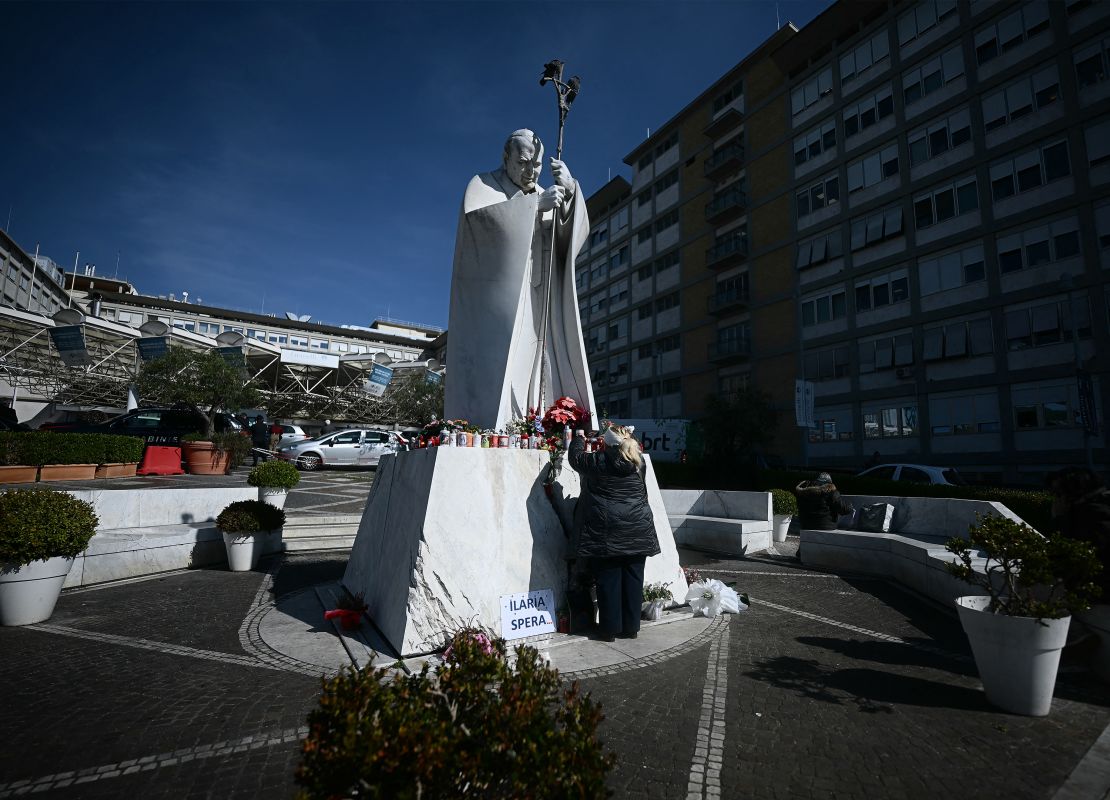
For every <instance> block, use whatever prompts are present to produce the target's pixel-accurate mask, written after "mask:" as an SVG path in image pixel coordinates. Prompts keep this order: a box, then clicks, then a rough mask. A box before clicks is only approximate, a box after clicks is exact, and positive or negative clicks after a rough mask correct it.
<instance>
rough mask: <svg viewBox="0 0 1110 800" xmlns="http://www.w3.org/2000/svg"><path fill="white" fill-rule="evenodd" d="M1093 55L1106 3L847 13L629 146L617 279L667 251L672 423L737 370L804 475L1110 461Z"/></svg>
mask: <svg viewBox="0 0 1110 800" xmlns="http://www.w3.org/2000/svg"><path fill="white" fill-rule="evenodd" d="M1108 58H1110V4H1106V3H1092V2H1089V0H1066V1H1065V2H1051V3H1050V2H1043V1H1037V2H1027V3H1022V4H1014V3H1005V2H997V1H994V2H992V1H991V0H979V2H971V3H957V2H955V0H925V1H924V2H873V3H867V2H838V3H836V4H834V5H833V6H831V7H830V8H829V9H828V10H827V11H826V12H824V13H823V14H821V15H820V16H819V17H818V18H817V19H816V20H814V21H813V22H812V23H810V24H809V25H807V26H806V27H805V28H803V29H801V30H800V31H798V30H794V29H793V28H791V27H787V28H785V29H783V30H781V31H779V32H778V33H776V34H775V35H774V36H773V37H771V38H770V39H769V40H768V41H767V42H766V43H765V44H764V45H762V46H761V47H760V48H759V49H758V50H757V51H756V52H755V53H753V54H752V55H751V56H750V57H749V58H747V59H745V61H743V62H741V64H739V65H738V66H737V67H736V68H734V69H733V70H731V71H730V72H729V74H728V75H726V76H724V77H722V79H721V80H719V81H717V82H716V83H715V84H714V85H713V86H712V87H711V88H710V90H708V91H707V92H705V93H703V94H702V95H701V96H700V97H699V98H698V99H697V100H695V101H694V102H693V103H691V104H690V106H688V107H687V108H686V109H684V110H683V111H682V112H680V114H679V115H677V116H676V117H675V118H674V119H672V120H670V121H669V122H668V123H667V124H666V125H665V126H664V127H663V128H661V129H660V130H659V131H658V132H656V134H655V135H653V136H652V137H650V138H649V139H648V140H646V141H645V142H644V143H642V144H641V145H640V146H639V147H638V148H637V149H636V150H634V151H633V153H632V154H630V156H629V158H628V159H627V161H628V162H629V163H630V165H631V166H632V167H633V180H632V185H631V190H630V192H631V199H630V200H629V205H630V206H631V208H632V219H631V221H630V228H631V230H630V237H631V241H632V244H631V247H630V255H631V263H630V269H631V271H632V272H633V273H635V274H639V269H640V268H642V267H643V266H644V265H645V264H646V263H648V262H649V261H650V263H651V264H652V265H653V267H654V266H655V265H656V264H659V263H660V260H661V259H663V258H664V257H665V256H666V255H667V254H668V252H670V251H669V250H668V248H676V249H677V252H678V254H679V263H680V275H681V278H680V279H679V282H678V285H677V287H676V289H677V291H678V292H679V293H680V294H679V298H678V308H679V309H680V311H679V316H680V321H679V323H678V324H677V325H676V326H675V328H676V330H675V332H676V333H678V334H679V335H680V336H681V350H680V352H681V363H680V365H679V366H678V374H679V379H680V380H679V388H680V390H681V391H680V394H679V401H678V406H679V413H680V414H682V415H685V416H696V414H697V411H698V409H699V401H700V397H699V394H701V393H704V392H705V391H706V390H712V389H715V390H716V391H718V392H720V393H727V392H728V391H729V390H730V389H731V388H732V387H734V386H738V385H743V384H744V383H745V382H746V381H750V382H751V383H753V384H754V385H756V386H758V387H759V388H761V389H763V390H765V391H767V392H768V393H770V394H771V395H772V396H773V397H775V398H776V400H777V401H778V402H779V403H780V405H781V406H782V408H783V410H784V411H787V412H788V413H787V416H788V420H787V422H788V424H787V425H786V426H784V428H783V430H782V431H780V436H779V440H778V444H777V447H776V448H775V449H776V451H777V452H778V453H780V454H781V455H783V456H784V457H785V458H786V459H787V460H789V461H791V462H794V463H802V462H804V461H808V462H810V463H813V464H822V465H828V466H837V465H840V466H858V465H860V464H862V463H863V462H864V461H865V460H867V459H868V458H869V457H870V456H871V455H872V454H873V453H876V452H877V453H879V455H880V457H881V458H882V459H883V460H888V461H895V460H904V461H925V462H932V463H943V464H952V465H956V466H959V467H960V468H961V469H963V470H965V471H966V472H971V473H977V474H979V475H981V476H983V477H989V478H992V479H996V480H997V479H1001V480H1007V481H1025V480H1030V481H1031V480H1036V479H1037V478H1038V477H1039V476H1040V475H1041V474H1043V473H1044V472H1045V471H1046V470H1047V469H1051V468H1053V467H1056V466H1060V465H1063V464H1068V463H1084V462H1086V461H1087V460H1088V459H1090V460H1091V461H1092V462H1093V463H1095V464H1096V465H1099V466H1101V465H1103V464H1104V463H1105V451H1104V436H1103V434H1102V428H1103V427H1104V420H1105V419H1106V416H1105V412H1106V410H1107V403H1106V397H1105V393H1104V392H1103V391H1102V383H1103V382H1104V381H1105V377H1106V375H1107V373H1108V371H1110V364H1108V362H1107V356H1106V355H1105V354H1106V353H1107V352H1108V346H1110V324H1108V322H1110V319H1108V308H1110V306H1108V301H1110V294H1108V293H1107V291H1106V288H1107V279H1106V273H1105V272H1104V267H1110V256H1106V255H1104V252H1105V251H1104V248H1105V247H1110V61H1108ZM729 87H736V88H735V89H734V90H732V91H733V93H734V94H736V95H738V96H739V98H740V99H739V101H737V100H736V99H735V98H734V99H732V100H730V99H728V98H729V92H730V88H729ZM730 105H731V108H730V107H729V106H730ZM699 125H700V130H699ZM699 134H701V136H700V138H699ZM707 139H710V140H711V143H710V142H707V141H706V140H707ZM670 142H674V145H673V147H672V148H667V147H663V145H665V144H668V143H670ZM676 165H677V170H678V171H677V182H676V183H677V188H678V191H677V197H676V199H675V201H671V202H664V201H665V200H666V199H667V198H668V195H667V191H668V189H669V188H670V185H663V184H665V183H666V182H667V181H668V180H670V178H669V170H671V169H672V168H673V167H675V166H676ZM699 173H700V174H699ZM649 192H650V195H649V194H648V193H649ZM640 208H644V209H647V208H650V213H647V212H646V211H645V212H641V214H640V215H639V216H638V215H637V213H636V212H637V209H640ZM592 210H593V209H592V208H591V211H592ZM699 215H704V216H699ZM672 218H676V219H677V220H678V225H677V226H675V227H677V232H676V233H674V234H671V233H669V231H670V229H669V228H668V227H667V226H666V225H665V224H663V223H664V222H665V221H666V220H668V219H672ZM649 225H650V232H649V230H648V226H649ZM664 236H670V237H671V238H670V239H667V240H666V242H662V241H660V240H661V238H663V237H664ZM636 244H640V246H641V250H639V251H637V250H636ZM647 246H651V250H650V251H647V250H644V249H643V248H645V247H647ZM699 253H701V254H704V255H701V257H700V258H699ZM583 263H587V262H583ZM589 263H591V264H592V263H594V262H593V251H592V250H591V252H590V261H589ZM656 268H657V267H656ZM664 269H665V267H664ZM730 281H733V282H730ZM589 290H590V292H595V287H594V286H592V285H591V286H590V287H589ZM630 291H633V290H632V288H631V287H630ZM660 291H661V290H656V291H655V292H654V293H653V294H652V300H653V302H655V301H656V300H657V299H659V294H660ZM710 297H712V298H713V299H712V300H710V299H708V298H710ZM741 298H743V300H741ZM638 308H639V306H638V305H637V304H636V302H635V301H633V303H632V309H633V314H634V316H638V313H639V312H638V311H637V309H638ZM652 313H655V307H654V306H653V308H652ZM593 325H594V318H593V309H592V308H591V316H590V318H589V322H588V324H587V323H586V322H584V328H586V329H587V330H589V329H590V328H589V326H593ZM669 335H671V329H670V328H668V329H667V330H659V329H658V328H657V329H656V330H655V331H653V332H652V343H656V342H658V341H660V340H661V339H662V338H664V337H665V336H669ZM644 344H647V342H640V341H636V340H635V337H633V341H632V342H631V345H632V346H633V347H634V348H635V349H636V351H637V352H639V348H640V347H641V346H643V345H644ZM701 347H706V348H707V352H706V353H705V356H702V354H701V352H700V350H699V348H701ZM645 352H646V350H645ZM610 358H611V356H610ZM663 374H664V375H668V374H669V373H666V372H664V373H663ZM803 377H804V378H805V379H806V380H808V381H811V382H813V384H814V389H815V395H816V409H815V415H814V416H815V418H816V427H814V428H812V429H810V430H809V431H808V432H802V431H799V430H798V429H796V428H794V427H793V422H794V415H793V411H792V407H793V402H792V401H793V392H794V380H795V378H803ZM635 388H636V387H635V384H634V383H633V385H632V386H630V389H633V390H635ZM653 391H655V389H654V388H653V389H649V390H647V393H648V394H649V395H650V394H651V393H652V392H653ZM635 397H636V395H635V394H634V395H632V398H633V399H632V400H631V402H635V400H634V398H635ZM1088 432H1094V435H1087V433H1088Z"/></svg>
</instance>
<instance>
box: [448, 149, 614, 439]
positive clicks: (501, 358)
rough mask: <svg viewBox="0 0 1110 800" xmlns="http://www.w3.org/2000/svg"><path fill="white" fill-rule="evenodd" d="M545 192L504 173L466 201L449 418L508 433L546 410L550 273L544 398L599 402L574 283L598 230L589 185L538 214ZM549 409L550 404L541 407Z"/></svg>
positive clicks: (456, 271) (456, 278)
mask: <svg viewBox="0 0 1110 800" xmlns="http://www.w3.org/2000/svg"><path fill="white" fill-rule="evenodd" d="M538 205H539V192H538V191H535V192H529V193H525V192H524V191H523V190H521V189H520V187H518V186H517V185H516V184H514V183H513V182H512V181H511V180H510V179H509V177H508V175H507V174H506V173H505V171H504V170H503V169H499V170H495V171H494V172H486V173H483V174H481V175H476V176H475V177H474V178H472V179H471V181H470V184H469V185H468V186H467V188H466V195H465V197H464V198H463V208H462V212H461V213H460V215H459V228H458V232H457V234H456V237H455V260H454V266H453V271H452V276H451V310H450V318H449V321H448V335H447V375H446V383H445V386H444V395H445V396H444V415H445V416H446V417H447V418H449V419H465V420H469V421H470V422H471V423H472V424H475V425H479V426H481V427H482V428H494V429H503V428H504V427H505V424H506V423H507V422H509V421H510V420H512V419H514V418H522V417H524V416H525V414H527V412H528V409H529V408H537V407H539V406H540V372H541V353H540V347H539V342H540V337H541V335H542V334H541V327H542V313H541V309H542V308H543V299H544V291H545V288H544V279H545V277H546V276H547V272H548V270H549V266H550V269H551V270H552V275H551V299H550V306H549V308H550V317H549V320H548V326H547V359H546V381H545V383H544V389H543V391H544V398H543V401H544V403H545V404H547V405H550V404H551V403H552V402H554V401H555V400H556V399H558V398H559V397H563V396H567V397H571V398H573V399H574V401H575V402H576V403H578V404H579V405H580V406H584V407H586V408H588V409H589V410H590V413H591V415H592V416H593V423H594V424H593V426H592V427H596V414H595V412H596V408H595V406H594V397H593V388H592V386H591V385H590V374H589V368H588V366H587V363H586V348H585V345H584V344H583V341H582V327H581V321H580V320H579V316H578V296H577V292H576V291H575V285H574V262H575V255H576V254H577V253H578V251H579V249H581V247H582V245H583V244H584V243H585V241H586V237H587V236H588V235H589V229H590V223H589V217H588V215H587V213H586V201H585V198H584V197H583V196H582V188H581V187H580V186H577V185H576V186H575V192H574V197H573V198H572V200H571V202H570V203H569V205H567V206H564V208H563V209H561V210H560V211H558V212H557V213H559V224H558V225H557V226H555V227H556V230H557V241H556V242H555V259H554V261H553V262H552V261H550V260H549V259H550V248H551V244H552V242H551V238H552V236H551V231H552V221H553V219H554V214H555V213H556V212H552V211H548V212H544V213H543V214H540V213H539V212H538ZM542 411H543V409H541V413H542Z"/></svg>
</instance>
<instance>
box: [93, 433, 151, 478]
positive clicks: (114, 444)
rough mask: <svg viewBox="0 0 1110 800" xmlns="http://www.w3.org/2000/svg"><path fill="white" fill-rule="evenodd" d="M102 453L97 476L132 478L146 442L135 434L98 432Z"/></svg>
mask: <svg viewBox="0 0 1110 800" xmlns="http://www.w3.org/2000/svg"><path fill="white" fill-rule="evenodd" d="M93 435H96V434H93ZM99 436H100V441H101V446H102V447H103V449H104V453H103V455H102V456H101V462H100V466H98V467H97V468H96V477H98V478H134V477H135V470H136V469H137V468H138V466H139V462H140V461H141V460H142V458H143V447H145V446H146V443H145V442H144V441H143V440H142V439H140V438H138V437H137V436H115V435H113V434H110V433H103V434H99Z"/></svg>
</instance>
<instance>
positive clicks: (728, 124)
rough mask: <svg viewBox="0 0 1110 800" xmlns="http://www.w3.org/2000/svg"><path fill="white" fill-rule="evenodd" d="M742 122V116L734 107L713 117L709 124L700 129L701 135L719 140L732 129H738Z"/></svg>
mask: <svg viewBox="0 0 1110 800" xmlns="http://www.w3.org/2000/svg"><path fill="white" fill-rule="evenodd" d="M743 121H744V114H743V113H742V112H741V111H740V109H738V108H736V107H734V106H733V107H729V108H726V109H725V110H724V111H722V112H721V113H720V114H719V115H718V116H715V117H713V119H712V120H711V121H710V123H709V124H708V125H706V126H705V128H703V129H702V133H704V134H705V135H706V136H708V137H709V138H711V139H719V138H720V137H722V136H724V135H725V134H726V133H728V132H729V131H731V130H732V129H733V128H738V127H739V126H740V123H741V122H743Z"/></svg>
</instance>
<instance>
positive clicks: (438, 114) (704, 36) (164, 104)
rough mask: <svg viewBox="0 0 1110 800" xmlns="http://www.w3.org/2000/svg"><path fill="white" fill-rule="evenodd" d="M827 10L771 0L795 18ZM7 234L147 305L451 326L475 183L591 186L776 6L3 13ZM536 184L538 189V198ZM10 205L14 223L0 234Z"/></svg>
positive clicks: (758, 31) (771, 17) (358, 6)
mask: <svg viewBox="0 0 1110 800" xmlns="http://www.w3.org/2000/svg"><path fill="white" fill-rule="evenodd" d="M828 5H829V2H828V0H814V1H813V2H780V3H778V4H777V9H778V15H779V17H780V19H781V21H782V23H783V24H785V23H786V22H787V21H788V20H790V21H793V22H794V23H795V24H796V25H798V27H802V26H803V25H804V24H805V23H808V22H809V21H810V20H811V19H812V18H813V17H814V16H816V14H817V13H819V12H820V11H821V10H822V9H824V8H825V7H827V6H828ZM2 17H3V28H4V37H3V40H4V45H3V47H0V76H2V80H3V86H4V97H5V100H6V102H5V104H4V106H5V114H4V117H5V119H4V124H3V126H2V129H0V130H2V132H0V176H3V179H2V181H0V226H2V227H6V228H8V229H9V233H10V235H11V236H12V238H14V239H15V240H16V241H17V242H19V243H20V245H21V246H23V247H24V249H26V250H27V251H28V252H31V253H33V252H34V250H35V246H36V244H39V245H40V247H41V251H42V253H43V254H45V255H49V256H50V257H51V258H53V259H54V260H55V261H57V262H58V263H59V264H61V265H62V266H63V267H64V268H66V269H67V270H68V269H72V267H73V264H74V259H75V256H76V253H77V252H78V251H80V263H81V264H82V265H83V264H86V263H94V264H96V265H97V274H99V275H108V276H110V275H112V274H113V273H114V272H115V271H116V260H117V253H118V256H119V268H118V269H119V276H120V277H122V278H127V279H128V280H130V281H131V282H132V283H134V284H135V286H136V287H137V288H138V290H139V291H141V292H143V293H144V294H168V293H170V292H174V293H176V294H177V295H178V296H179V297H180V295H181V292H182V290H187V291H188V292H189V293H190V295H191V297H192V298H193V299H196V298H197V297H200V298H202V299H203V300H204V302H205V303H206V304H212V305H220V306H225V307H229V308H239V309H245V310H250V311H265V312H267V313H278V314H280V313H281V312H283V311H294V312H297V313H300V314H311V315H312V318H313V319H314V320H317V321H321V322H328V323H332V324H344V323H349V324H359V325H366V324H369V323H370V322H371V321H372V320H373V319H374V318H375V317H379V316H384V315H387V314H388V315H390V316H392V317H395V318H398V319H404V320H409V321H413V322H422V323H426V324H432V325H440V326H446V325H447V307H448V292H449V287H450V278H451V257H452V254H453V250H454V237H455V227H456V224H457V215H458V209H459V203H460V202H461V199H462V192H463V189H464V188H465V186H466V182H467V181H468V180H469V178H470V176H471V175H473V174H474V173H476V172H482V171H486V170H489V169H493V168H495V167H496V166H498V165H499V161H500V152H501V146H502V144H503V142H504V140H505V137H506V135H507V134H508V133H509V132H510V131H512V130H513V129H515V128H518V127H523V126H528V127H532V128H534V129H535V130H536V131H537V133H539V135H540V137H541V138H542V139H543V140H544V141H545V142H547V143H549V145H550V146H549V150H550V153H551V154H554V141H555V131H556V127H557V117H556V112H555V99H554V91H553V90H552V89H551V87H550V86H548V87H542V88H541V87H540V85H539V76H540V74H541V73H542V71H543V64H544V62H545V61H548V60H550V59H551V58H561V59H562V60H563V61H565V62H566V64H567V74H568V75H571V74H579V75H581V77H582V92H581V94H580V96H579V98H578V100H577V101H576V102H575V105H574V107H573V110H572V111H571V114H570V119H569V121H568V123H567V132H566V144H565V149H564V157H565V160H566V162H567V164H568V166H569V167H570V169H571V171H572V172H573V173H574V176H575V177H576V178H578V180H579V181H580V182H581V184H582V186H583V188H584V189H585V191H586V193H587V195H588V194H590V193H592V192H594V191H596V190H597V189H599V188H600V187H601V186H603V185H604V184H605V183H606V181H607V180H608V179H609V176H610V170H611V171H612V175H613V176H616V175H618V174H622V175H625V176H626V177H627V176H628V174H629V171H628V168H627V167H626V166H625V165H624V163H623V162H622V159H623V157H624V156H625V155H626V154H627V153H628V152H629V151H631V150H632V149H633V148H634V147H635V146H636V145H637V144H638V143H639V142H640V141H642V140H643V138H644V136H645V134H646V132H647V129H648V128H651V129H655V128H657V127H658V126H659V125H661V124H662V123H664V122H666V121H667V120H668V119H670V118H671V117H672V116H673V115H674V114H675V113H677V112H678V111H680V110H681V109H682V108H683V107H684V106H685V105H686V104H687V103H688V102H689V101H690V100H692V99H693V98H694V97H695V96H696V95H697V94H699V93H700V92H702V91H703V90H704V89H705V88H706V87H708V86H709V84H711V83H712V82H713V81H714V80H716V79H717V78H718V77H720V76H721V75H722V74H723V73H724V72H725V71H727V70H728V69H729V68H730V67H732V66H733V65H734V64H736V63H737V62H738V61H740V60H741V59H742V58H743V57H744V56H745V55H747V54H748V53H749V52H751V50H752V49H753V48H755V47H756V46H758V45H759V44H760V43H761V42H762V41H764V40H765V39H766V38H767V37H768V36H770V35H771V34H772V33H773V32H774V30H775V24H776V4H775V3H769V2H728V3H726V2H666V3H655V2H591V3H573V2H570V3H560V4H547V3H494V2H452V3H432V2H408V3H386V2H340V3H330V2H318V3H266V2H250V3H230V2H135V3H93V2H82V3H75V4H70V3H57V2H40V3H19V2H7V3H4V4H3V12H2ZM549 178H550V174H549V172H548V170H546V169H545V172H544V175H543V177H542V179H541V183H543V184H544V185H547V184H548V183H549ZM9 210H10V225H9V224H8V220H9Z"/></svg>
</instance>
